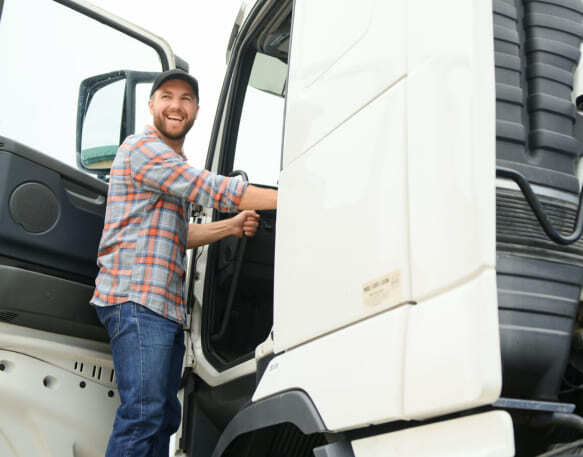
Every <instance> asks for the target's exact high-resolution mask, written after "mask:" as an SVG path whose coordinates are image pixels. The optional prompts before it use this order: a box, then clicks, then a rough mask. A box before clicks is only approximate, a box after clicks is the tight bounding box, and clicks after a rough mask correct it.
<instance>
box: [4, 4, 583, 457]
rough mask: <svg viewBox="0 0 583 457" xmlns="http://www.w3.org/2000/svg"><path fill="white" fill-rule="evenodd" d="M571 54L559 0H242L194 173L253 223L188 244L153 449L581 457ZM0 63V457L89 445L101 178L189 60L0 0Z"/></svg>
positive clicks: (106, 422)
mask: <svg viewBox="0 0 583 457" xmlns="http://www.w3.org/2000/svg"><path fill="white" fill-rule="evenodd" d="M167 7H172V6H171V4H169V5H168V6H167ZM197 20H200V19H197ZM195 23H196V21H194V20H193V26H195ZM57 27H58V29H56V28H57ZM582 40H583V2H582V1H581V0H492V1H486V0H448V1H446V2H436V1H429V0H425V1H423V0H360V1H349V0H343V1H339V0H318V1H316V0H295V1H291V0H256V1H247V2H244V4H243V6H242V8H241V12H240V14H239V16H238V17H237V21H236V24H235V27H234V29H233V34H232V36H231V40H230V43H229V49H228V53H227V55H228V66H227V71H226V75H225V79H224V84H223V88H222V93H221V96H220V100H219V104H218V108H217V112H216V120H215V124H214V127H213V131H212V138H211V141H210V145H209V149H208V158H207V161H206V167H207V168H209V169H211V170H213V171H216V172H219V173H221V174H225V175H228V174H242V173H241V172H242V171H243V172H246V173H247V175H248V177H249V180H250V181H251V182H253V183H255V184H258V185H265V186H272V187H274V186H276V187H277V188H278V189H279V202H278V209H277V213H276V212H263V213H262V218H261V226H260V230H259V232H258V234H257V236H256V237H255V238H252V239H249V240H243V241H241V242H239V241H238V240H236V239H225V240H222V241H221V242H219V243H216V244H214V245H211V246H210V247H208V248H205V249H199V250H198V251H196V252H194V253H193V255H191V256H190V261H189V267H188V271H186V272H185V277H186V292H187V296H188V310H189V316H190V322H189V325H188V326H187V328H186V329H185V331H186V335H187V354H186V358H185V368H184V376H183V391H182V392H183V407H184V411H183V422H182V427H181V430H180V432H179V433H178V435H177V437H176V445H175V450H174V452H175V454H176V455H185V456H189V457H191V456H192V457H211V456H212V457H220V456H223V457H227V456H240V457H246V456H253V457H267V456H280V457H303V456H306V457H307V456H312V455H314V456H316V457H325V456H327V457H332V456H334V457H353V456H354V457H381V456H382V457H387V456H400V457H402V456H406V457H429V456H444V457H454V456H455V457H458V456H464V457H478V456H480V457H484V456H488V457H506V456H512V455H517V456H533V455H539V456H542V455H544V456H551V455H552V456H567V455H568V456H578V455H583V450H582V449H583V442H582V441H579V440H580V438H581V437H582V435H583V418H582V417H581V416H580V414H581V411H582V407H583V403H582V400H581V399H582V397H581V392H582V391H583V329H582V328H581V326H582V323H583V315H581V314H580V313H579V303H580V301H579V300H580V299H579V296H580V291H581V285H582V284H583V241H580V240H579V236H580V233H581V229H582V226H583V212H581V211H579V209H580V207H581V203H580V199H579V187H580V185H579V179H578V174H577V170H578V163H579V157H580V153H581V141H582V140H583V121H582V118H581V110H580V109H579V108H582V109H583V100H582V99H581V98H578V97H577V96H578V95H580V94H581V89H582V88H583V71H580V70H579V69H578V68H579V57H580V48H581V42H582ZM0 56H1V57H0V58H1V60H0V62H1V70H0V75H1V76H0V82H1V84H0V109H1V110H2V116H0V135H1V136H0V455H1V456H2V457H16V456H28V457H32V456H43V457H47V456H50V457H62V456H75V457H94V456H99V455H102V454H103V452H104V449H105V445H106V442H107V438H108V435H109V432H110V430H111V426H112V421H113V416H114V411H115V409H116V407H117V405H118V403H119V399H118V393H117V390H116V385H115V373H114V372H113V368H112V367H113V366H112V361H111V354H110V352H109V347H108V344H107V336H106V334H105V331H104V329H103V328H102V327H101V325H100V324H99V322H98V320H97V318H96V316H95V313H94V311H93V310H92V308H91V307H90V306H89V304H88V300H89V298H90V297H91V294H92V291H93V280H94V277H95V274H96V265H95V257H96V250H97V244H98V241H99V236H100V233H101V228H102V224H103V215H104V210H105V208H104V205H105V197H106V193H107V185H106V182H105V181H107V174H108V164H109V163H110V162H111V160H112V158H113V156H114V155H115V151H116V149H117V146H118V145H119V144H120V143H121V141H123V139H124V138H125V136H126V135H128V134H130V133H133V132H134V131H135V130H136V129H140V128H141V127H142V125H143V124H145V123H146V122H147V119H145V118H144V116H143V115H142V114H141V113H142V111H141V110H140V108H141V107H142V106H145V103H146V99H147V94H148V93H149V84H150V83H151V81H152V80H153V78H154V77H155V75H156V73H157V72H159V71H162V70H164V69H169V68H174V67H181V68H187V67H188V65H187V64H186V62H184V61H183V60H182V59H180V58H178V57H177V56H175V55H174V54H173V52H172V50H171V48H170V47H169V45H168V44H167V43H166V42H165V41H164V40H162V39H161V38H159V37H157V36H155V35H153V34H151V33H149V32H147V31H145V30H143V29H141V28H139V27H137V26H135V25H133V24H131V23H129V22H126V21H124V20H122V19H120V18H118V17H115V16H113V15H111V14H109V13H107V12H105V11H103V10H101V9H99V8H97V7H95V6H93V5H91V4H89V3H88V2H86V1H85V0H54V1H53V0H0ZM193 73H194V74H196V71H193ZM202 96H203V97H204V91H203V92H202ZM69 151H71V154H74V153H75V152H74V151H76V154H77V164H78V168H79V169H75V168H73V167H70V166H68V165H65V164H64V163H62V162H61V161H59V160H56V159H55V157H59V154H62V153H63V152H64V153H65V154H66V153H68V152H69ZM91 174H94V175H95V176H91ZM192 217H193V221H195V222H199V223H205V222H208V221H210V220H213V219H217V218H221V217H225V216H224V215H221V214H218V213H216V212H215V211H212V210H208V209H204V210H203V209H200V208H195V209H194V211H193V216H192Z"/></svg>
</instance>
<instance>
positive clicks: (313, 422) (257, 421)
mask: <svg viewBox="0 0 583 457" xmlns="http://www.w3.org/2000/svg"><path fill="white" fill-rule="evenodd" d="M283 423H291V424H293V425H295V426H296V427H297V428H298V429H300V431H301V432H302V433H304V434H305V435H310V434H312V433H324V432H326V431H327V429H326V426H325V425H324V422H323V421H322V418H321V417H320V414H319V413H318V410H317V409H316V407H315V405H314V403H313V402H312V400H311V399H310V397H309V396H308V394H306V393H305V392H302V391H299V390H291V391H288V392H283V393H280V394H277V395H274V396H272V397H269V398H266V399H264V400H259V401H258V402H256V403H252V404H250V405H249V406H247V407H246V408H244V409H242V410H241V411H239V412H238V413H237V415H236V416H235V417H234V418H233V420H231V422H229V425H227V427H226V428H225V430H224V432H223V434H222V435H221V437H220V438H219V442H218V444H217V447H216V448H215V450H214V452H213V455H212V457H220V456H221V455H222V454H223V452H225V449H227V447H228V446H229V444H231V443H232V442H233V441H234V440H235V439H236V438H237V437H238V436H241V435H243V434H245V433H249V432H252V431H254V430H260V429H263V428H266V427H270V426H272V425H278V424H283Z"/></svg>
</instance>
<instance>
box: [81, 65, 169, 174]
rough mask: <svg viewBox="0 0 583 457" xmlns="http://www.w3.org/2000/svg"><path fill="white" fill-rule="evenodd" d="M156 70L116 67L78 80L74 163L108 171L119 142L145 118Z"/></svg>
mask: <svg viewBox="0 0 583 457" xmlns="http://www.w3.org/2000/svg"><path fill="white" fill-rule="evenodd" d="M158 74H159V73H158V72H141V71H130V70H119V71H114V72H110V73H105V74H101V75H97V76H92V77H90V78H87V79H85V80H83V81H82V82H81V85H80V88H79V103H78V107H77V141H76V145H77V147H76V150H77V164H78V166H79V167H80V168H82V169H84V170H86V171H88V172H90V173H94V174H97V175H100V176H101V177H105V176H107V175H108V174H109V169H110V167H111V163H112V162H113V159H114V158H115V154H116V153H117V149H118V147H119V145H120V144H121V143H122V142H123V141H124V140H125V138H126V137H127V136H128V135H131V134H133V133H135V131H136V126H137V127H139V128H142V127H143V126H144V125H145V124H146V123H147V119H148V109H147V102H148V97H149V95H150V89H151V87H152V83H153V81H154V79H155V78H156V76H158Z"/></svg>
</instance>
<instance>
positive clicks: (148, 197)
mask: <svg viewBox="0 0 583 457" xmlns="http://www.w3.org/2000/svg"><path fill="white" fill-rule="evenodd" d="M246 186H247V183H245V182H243V181H240V180H239V179H233V178H226V177H224V176H220V175H217V174H214V173H211V172H210V171H208V170H198V169H196V168H193V167H191V166H190V165H188V163H186V160H185V157H184V156H182V155H179V154H177V153H176V152H174V150H173V149H172V148H171V147H170V146H168V145H167V144H166V143H165V142H164V141H163V140H162V137H161V136H160V134H159V133H158V132H157V131H156V130H155V129H154V128H153V127H146V130H145V132H144V133H142V134H140V135H132V136H129V137H128V138H127V139H126V140H125V141H124V143H123V144H122V145H121V146H120V148H119V150H118V152H117V155H116V157H115V160H114V161H113V164H112V167H111V172H110V181H109V192H108V195H107V209H106V212H105V225H104V227H103V234H102V236H101V242H100V244H99V251H98V253H97V265H98V266H99V274H98V275H97V278H96V280H95V293H94V295H93V298H92V299H91V303H92V304H94V305H96V306H108V305H114V304H119V303H124V302H127V301H133V302H136V303H139V304H141V305H143V306H146V307H147V308H149V309H150V310H152V311H154V312H155V313H158V314H160V315H162V316H164V317H166V318H168V319H171V320H173V321H175V322H178V323H184V320H185V307H184V277H185V252H186V241H187V237H188V218H189V214H188V211H189V207H190V203H195V204H198V205H202V206H208V207H214V208H216V209H218V210H219V211H224V212H231V211H235V210H236V207H237V206H238V204H239V202H240V200H241V196H242V195H243V193H244V192H245V189H246Z"/></svg>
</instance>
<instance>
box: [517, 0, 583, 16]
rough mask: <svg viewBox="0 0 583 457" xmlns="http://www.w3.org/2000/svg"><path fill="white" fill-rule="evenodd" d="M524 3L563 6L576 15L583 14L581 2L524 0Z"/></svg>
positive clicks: (575, 0)
mask: <svg viewBox="0 0 583 457" xmlns="http://www.w3.org/2000/svg"><path fill="white" fill-rule="evenodd" d="M523 2H524V3H546V4H547V5H555V6H562V7H563V8H567V9H570V10H573V11H574V12H576V13H579V14H583V4H582V3H581V0H523Z"/></svg>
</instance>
